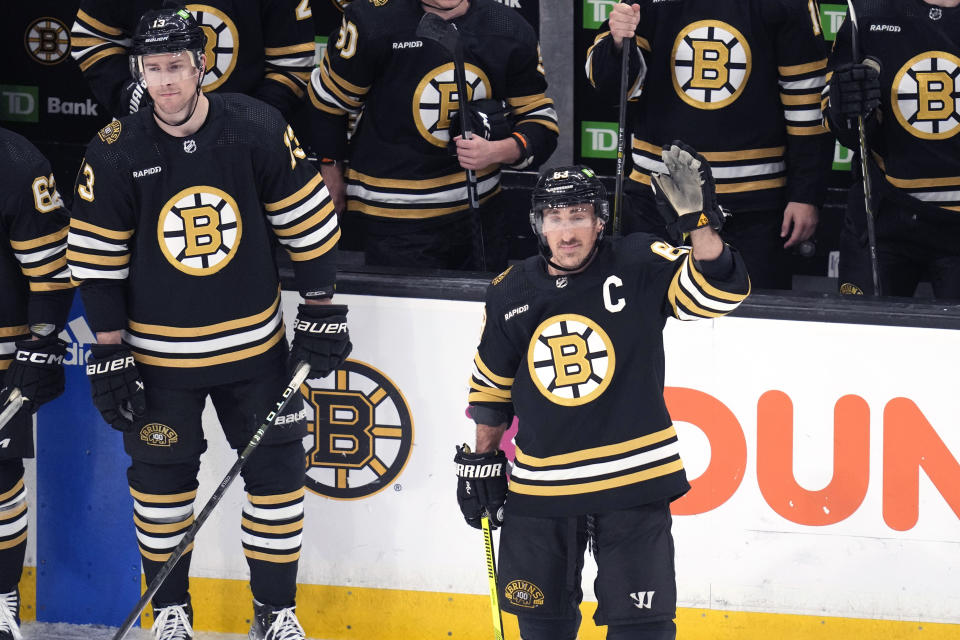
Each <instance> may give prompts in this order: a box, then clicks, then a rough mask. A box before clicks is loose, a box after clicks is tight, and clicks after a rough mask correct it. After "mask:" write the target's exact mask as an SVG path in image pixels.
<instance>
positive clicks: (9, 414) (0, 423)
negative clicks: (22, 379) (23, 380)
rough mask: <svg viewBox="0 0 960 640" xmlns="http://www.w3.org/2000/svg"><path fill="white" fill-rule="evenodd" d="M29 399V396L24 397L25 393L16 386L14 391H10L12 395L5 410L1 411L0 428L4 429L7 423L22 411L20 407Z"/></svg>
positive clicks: (8, 398)
mask: <svg viewBox="0 0 960 640" xmlns="http://www.w3.org/2000/svg"><path fill="white" fill-rule="evenodd" d="M26 401H27V398H24V397H23V394H21V393H20V389H18V388H16V387H14V388H13V391H11V392H10V395H9V396H8V397H7V406H5V407H4V408H3V411H0V429H3V428H4V427H5V426H7V423H8V422H10V420H11V419H12V418H13V416H15V415H17V412H18V411H20V407H22V406H23V404H24V403H25V402H26Z"/></svg>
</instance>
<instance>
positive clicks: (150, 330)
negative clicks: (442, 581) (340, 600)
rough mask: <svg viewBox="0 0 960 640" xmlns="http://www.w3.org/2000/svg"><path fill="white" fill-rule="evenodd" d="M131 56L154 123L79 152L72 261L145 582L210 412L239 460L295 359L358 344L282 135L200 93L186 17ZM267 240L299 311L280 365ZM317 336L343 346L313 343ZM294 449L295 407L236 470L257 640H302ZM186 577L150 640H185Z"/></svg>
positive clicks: (321, 224)
mask: <svg viewBox="0 0 960 640" xmlns="http://www.w3.org/2000/svg"><path fill="white" fill-rule="evenodd" d="M131 54H132V55H131V66H132V68H133V70H134V73H135V78H134V79H135V80H138V81H142V82H143V83H144V85H145V86H146V87H147V89H148V91H149V92H150V95H151V97H152V98H153V103H152V106H151V107H150V108H147V109H141V110H140V111H138V112H137V113H136V114H133V115H131V116H128V117H126V118H123V119H121V120H119V121H114V122H112V123H111V124H110V125H108V126H107V127H105V128H104V129H102V130H101V131H100V132H99V133H98V134H97V135H96V136H95V137H94V139H93V140H92V141H91V143H90V144H89V146H88V147H87V155H86V159H85V162H84V163H83V166H82V168H81V171H80V175H79V176H78V178H77V198H76V206H75V208H74V212H73V218H72V220H71V224H70V238H69V253H68V260H69V262H70V267H71V270H72V272H73V276H74V278H76V279H80V280H82V281H83V283H82V284H81V286H80V291H81V294H82V296H83V302H84V306H85V308H86V312H87V318H88V321H89V324H90V326H91V328H92V329H93V330H94V331H95V332H96V334H97V344H95V345H93V346H92V347H91V358H90V361H89V363H88V366H87V373H88V375H89V376H90V378H91V386H92V390H93V401H94V404H95V405H96V406H97V408H98V409H99V410H100V412H101V414H102V415H103V417H104V419H105V420H106V421H107V422H108V423H109V424H110V425H111V426H113V427H114V428H116V429H119V430H120V431H123V432H124V433H123V440H124V446H125V449H126V451H127V453H128V454H130V457H131V458H132V462H131V465H130V468H129V470H128V473H127V479H128V482H129V485H130V492H131V493H132V494H133V497H134V523H135V525H136V529H137V538H138V540H139V543H140V553H141V556H142V562H143V568H144V573H145V574H146V579H147V582H150V581H151V580H152V579H153V577H154V575H156V573H157V571H158V570H159V568H160V567H161V566H162V565H163V563H164V562H165V561H166V560H167V559H168V558H169V557H170V552H171V551H172V550H173V549H174V548H175V547H176V545H177V544H178V542H179V541H180V539H181V538H182V536H183V532H184V530H186V529H187V528H188V527H189V526H190V524H191V523H192V522H193V502H194V498H195V497H196V493H197V473H198V471H199V467H200V455H201V454H202V453H203V452H204V450H205V449H206V440H205V439H204V432H203V427H202V423H201V412H202V411H203V407H204V404H205V402H206V399H207V397H209V398H210V399H211V401H212V403H213V406H214V408H215V409H216V412H217V415H218V417H219V419H220V423H221V425H222V427H223V431H224V433H225V435H226V438H227V441H228V442H229V443H230V446H231V447H232V448H234V449H242V448H244V447H245V446H246V445H247V443H248V442H249V440H250V438H251V436H252V435H253V433H254V432H255V431H256V429H257V427H258V426H259V421H260V420H262V419H263V418H264V416H265V415H266V414H267V413H268V412H269V411H270V410H271V409H272V408H273V406H274V403H275V400H276V398H277V397H278V396H279V394H280V391H282V390H283V389H284V388H285V387H286V385H287V382H288V380H289V379H290V373H289V365H288V357H289V360H290V363H293V362H296V361H300V360H303V361H306V362H308V363H309V364H310V365H311V377H320V376H324V375H327V374H328V373H330V371H332V370H333V369H335V368H336V367H337V366H338V365H339V364H340V363H341V362H342V360H343V358H345V357H346V355H347V354H348V353H349V351H350V342H349V336H348V334H347V329H346V312H347V309H346V307H345V306H343V305H335V304H330V299H331V296H332V294H333V286H334V280H335V278H336V263H335V260H334V256H335V250H336V243H337V239H338V238H339V236H340V230H339V227H338V219H337V214H336V213H335V212H334V211H333V204H332V203H331V201H330V197H329V195H328V193H327V190H326V188H325V186H324V184H323V181H322V179H321V177H320V175H319V174H318V173H317V172H316V171H315V170H314V169H313V168H312V167H311V166H310V164H309V163H307V162H305V161H304V153H303V151H302V150H301V149H300V146H299V143H298V142H297V138H296V136H295V135H294V133H293V130H292V129H291V128H290V127H289V126H288V125H287V124H286V123H285V122H284V120H283V118H282V117H281V115H280V113H279V112H278V111H277V110H276V109H274V108H273V107H270V106H269V105H266V104H264V103H263V102H260V101H259V100H255V99H253V98H250V97H247V96H244V95H241V94H229V93H227V94H212V95H210V96H207V95H206V94H204V93H202V92H201V90H200V88H201V81H202V78H203V75H204V73H203V72H204V68H205V67H204V64H205V56H204V34H203V31H201V29H200V27H199V26H198V24H197V22H196V21H195V20H194V18H193V17H192V16H191V15H190V13H189V12H187V11H185V10H183V9H180V10H177V9H164V10H159V11H151V12H147V13H146V14H145V15H144V16H143V18H142V19H141V21H140V24H139V26H138V27H137V29H136V32H135V34H134V37H133V47H132V49H131ZM274 237H275V238H276V240H278V241H279V244H280V245H281V246H282V247H283V248H284V249H286V250H287V252H288V253H289V254H290V257H291V259H292V261H293V266H294V271H295V279H296V285H297V288H298V289H299V290H300V293H301V295H302V296H303V297H304V299H305V304H302V305H300V308H299V315H298V322H297V324H296V325H295V327H296V329H295V337H294V341H293V345H292V349H291V350H290V351H289V352H288V349H287V342H286V338H285V335H284V326H283V318H282V315H281V310H280V280H279V276H278V273H277V267H276V262H275V259H274V255H273V249H272V245H271V241H272V239H273V238H274ZM300 320H303V321H304V322H302V323H301V322H299V321H300ZM321 323H322V324H324V325H325V326H331V325H335V326H337V327H338V328H339V330H338V331H337V332H336V333H323V334H314V333H310V332H309V328H311V327H313V326H316V325H318V324H321ZM302 326H304V327H306V330H304V329H302V328H301V327H302ZM305 434H306V424H305V414H304V413H303V411H302V398H301V397H300V396H299V395H297V396H296V397H294V398H293V399H292V400H291V401H290V403H289V404H288V406H287V409H286V413H285V414H284V415H282V416H279V417H278V418H277V420H276V424H275V426H274V427H273V428H272V429H271V430H270V431H269V432H268V433H267V435H266V436H265V437H264V439H263V441H262V443H261V444H260V446H259V448H257V449H256V450H255V451H254V452H253V454H252V455H251V457H250V458H249V460H248V463H247V465H246V466H245V467H244V468H243V470H242V475H243V479H244V482H245V490H246V493H247V500H246V502H245V504H244V507H243V518H242V521H241V535H240V539H241V541H242V543H243V551H244V555H246V557H247V562H248V565H249V567H250V586H251V589H252V591H253V598H254V602H253V605H254V616H253V626H252V628H251V631H250V638H251V639H253V640H279V639H280V638H283V639H284V640H288V639H290V640H295V639H296V638H303V637H304V634H303V630H302V628H301V627H300V624H299V622H297V618H296V615H295V613H294V602H295V596H296V583H297V562H298V559H299V557H300V545H301V539H302V525H303V492H304V489H303V487H304V450H303V445H302V442H301V440H302V438H303V436H304V435H305ZM189 566H190V553H189V551H188V553H187V554H186V555H184V557H183V559H182V560H181V561H180V562H179V563H178V564H177V566H176V568H175V569H174V571H173V573H172V574H171V575H170V576H169V578H168V579H167V580H166V581H165V582H164V584H163V585H162V586H161V587H160V589H159V590H158V591H157V593H156V595H155V596H154V598H153V607H154V615H155V621H154V627H153V628H154V633H155V635H156V638H157V639H158V640H185V639H187V638H192V637H193V632H192V610H191V606H190V599H189V595H188V580H187V575H188V570H189Z"/></svg>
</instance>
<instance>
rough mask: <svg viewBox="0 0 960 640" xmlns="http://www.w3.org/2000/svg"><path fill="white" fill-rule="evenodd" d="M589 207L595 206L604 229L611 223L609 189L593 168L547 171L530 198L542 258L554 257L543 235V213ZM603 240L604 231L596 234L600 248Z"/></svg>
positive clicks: (532, 218)
mask: <svg viewBox="0 0 960 640" xmlns="http://www.w3.org/2000/svg"><path fill="white" fill-rule="evenodd" d="M587 203H589V204H592V205H593V212H594V214H595V215H596V216H597V218H599V219H600V220H601V221H602V222H603V224H604V228H605V227H606V224H607V222H608V221H609V219H610V204H609V202H607V188H606V187H604V186H603V182H601V181H600V178H598V177H597V175H596V174H595V173H594V172H593V170H592V169H591V168H590V167H586V166H584V165H579V164H578V165H573V166H569V167H557V168H555V169H548V170H547V171H545V172H544V173H542V174H540V179H539V180H537V186H535V187H534V188H533V193H532V195H531V207H530V226H531V227H532V228H533V233H534V234H535V235H536V236H537V244H538V246H539V248H540V255H542V256H543V257H544V258H545V259H546V260H547V261H548V262H549V260H550V258H551V256H552V255H553V254H552V252H551V251H550V245H549V244H547V238H546V236H545V235H544V233H543V212H544V210H546V209H553V208H557V207H570V206H573V205H577V204H587ZM602 238H603V228H601V229H600V231H599V232H598V233H597V245H599V244H600V240H601V239H602ZM594 250H596V247H594ZM551 264H553V263H551ZM554 266H557V265H554Z"/></svg>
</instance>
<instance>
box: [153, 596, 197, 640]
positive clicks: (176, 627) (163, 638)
mask: <svg viewBox="0 0 960 640" xmlns="http://www.w3.org/2000/svg"><path fill="white" fill-rule="evenodd" d="M185 607H186V605H182V604H175V605H171V606H169V607H164V608H162V609H155V610H154V612H153V614H154V620H153V627H152V628H151V629H150V630H151V631H153V633H154V638H155V640H191V638H193V627H191V626H190V618H189V616H187V610H186V608H185Z"/></svg>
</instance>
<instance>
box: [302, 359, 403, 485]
mask: <svg viewBox="0 0 960 640" xmlns="http://www.w3.org/2000/svg"><path fill="white" fill-rule="evenodd" d="M300 390H301V392H302V393H303V395H304V397H305V398H306V402H305V403H304V406H305V407H306V409H307V423H308V425H309V426H308V428H309V431H310V435H308V436H307V438H306V440H305V443H306V448H307V479H306V486H307V489H309V490H310V491H312V492H314V493H316V494H319V495H321V496H326V497H328V498H334V499H337V500H357V499H359V498H366V497H367V496H372V495H373V494H375V493H378V492H380V491H382V490H383V489H385V488H386V487H388V486H390V483H391V482H393V481H394V480H395V479H396V478H397V477H398V476H399V475H400V473H401V472H402V471H403V468H404V467H405V466H406V464H407V460H408V459H409V458H410V449H411V447H412V446H413V419H412V417H411V414H410V406H409V405H408V404H407V400H406V399H405V398H404V397H403V393H401V391H400V389H399V388H398V387H397V385H396V384H394V383H393V381H392V380H390V378H388V377H387V376H385V375H384V374H383V373H382V372H381V371H378V370H377V369H375V368H374V367H372V366H370V365H368V364H366V363H364V362H360V361H358V360H347V361H346V362H344V363H343V365H341V367H340V369H338V370H337V371H336V372H334V374H333V375H330V376H327V377H326V378H323V379H311V380H308V381H307V382H306V383H305V384H304V385H303V386H302V387H301V388H300Z"/></svg>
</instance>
